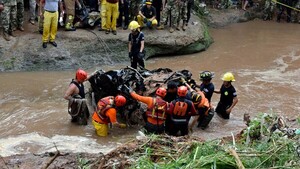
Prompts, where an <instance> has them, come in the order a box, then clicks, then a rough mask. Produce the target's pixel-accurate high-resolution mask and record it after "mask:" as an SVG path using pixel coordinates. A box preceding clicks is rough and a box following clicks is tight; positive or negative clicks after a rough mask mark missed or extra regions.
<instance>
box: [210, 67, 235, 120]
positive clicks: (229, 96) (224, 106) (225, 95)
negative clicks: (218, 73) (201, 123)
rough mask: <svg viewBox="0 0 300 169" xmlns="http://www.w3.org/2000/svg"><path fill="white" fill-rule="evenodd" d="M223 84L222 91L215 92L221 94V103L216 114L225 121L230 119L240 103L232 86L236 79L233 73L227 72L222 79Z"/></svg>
mask: <svg viewBox="0 0 300 169" xmlns="http://www.w3.org/2000/svg"><path fill="white" fill-rule="evenodd" d="M222 80H223V84H222V86H221V88H220V90H215V91H214V92H215V93H217V94H220V95H221V96H220V101H219V103H218V105H217V108H216V112H217V114H218V115H219V116H221V117H222V118H223V119H229V118H230V113H231V111H232V109H233V108H234V106H235V105H236V104H237V102H238V98H237V93H236V90H235V88H234V87H233V85H232V82H234V81H235V78H234V76H233V74H232V73H231V72H227V73H225V74H224V75H223V77H222Z"/></svg>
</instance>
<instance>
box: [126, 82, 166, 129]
mask: <svg viewBox="0 0 300 169" xmlns="http://www.w3.org/2000/svg"><path fill="white" fill-rule="evenodd" d="M128 90H129V92H130V95H131V96H132V98H134V99H136V100H138V101H140V102H143V103H145V104H147V111H146V114H145V116H146V125H145V129H146V131H147V133H154V134H162V133H164V131H165V126H164V122H165V120H166V114H167V111H168V107H169V104H168V102H166V101H164V100H163V98H164V97H165V96H166V94H167V91H166V89H165V88H163V87H160V88H158V89H157V90H156V92H155V96H154V97H147V96H140V95H138V94H136V93H135V92H134V91H132V89H131V88H129V89H128Z"/></svg>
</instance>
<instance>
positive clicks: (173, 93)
mask: <svg viewBox="0 0 300 169" xmlns="http://www.w3.org/2000/svg"><path fill="white" fill-rule="evenodd" d="M177 97H178V96H177V83H176V82H174V81H169V82H168V83H167V94H166V96H165V97H164V100H165V101H167V102H168V103H170V102H171V101H173V100H175V99H177ZM171 124H172V122H171V116H170V114H167V118H166V121H165V131H166V133H167V134H169V133H170V131H171V128H170V127H171Z"/></svg>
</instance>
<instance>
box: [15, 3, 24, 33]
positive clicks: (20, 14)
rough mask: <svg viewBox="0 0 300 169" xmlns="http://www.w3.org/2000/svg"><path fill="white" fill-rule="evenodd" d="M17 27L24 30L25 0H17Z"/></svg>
mask: <svg viewBox="0 0 300 169" xmlns="http://www.w3.org/2000/svg"><path fill="white" fill-rule="evenodd" d="M16 21H17V22H16V24H15V26H16V28H17V29H19V30H20V31H22V32H23V31H24V28H23V24H24V0H17V20H16Z"/></svg>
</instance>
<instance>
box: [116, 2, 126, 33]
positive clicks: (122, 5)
mask: <svg viewBox="0 0 300 169" xmlns="http://www.w3.org/2000/svg"><path fill="white" fill-rule="evenodd" d="M119 12H120V15H119V18H118V20H117V27H121V26H122V22H123V16H124V26H123V30H126V29H127V28H128V24H129V0H119Z"/></svg>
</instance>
